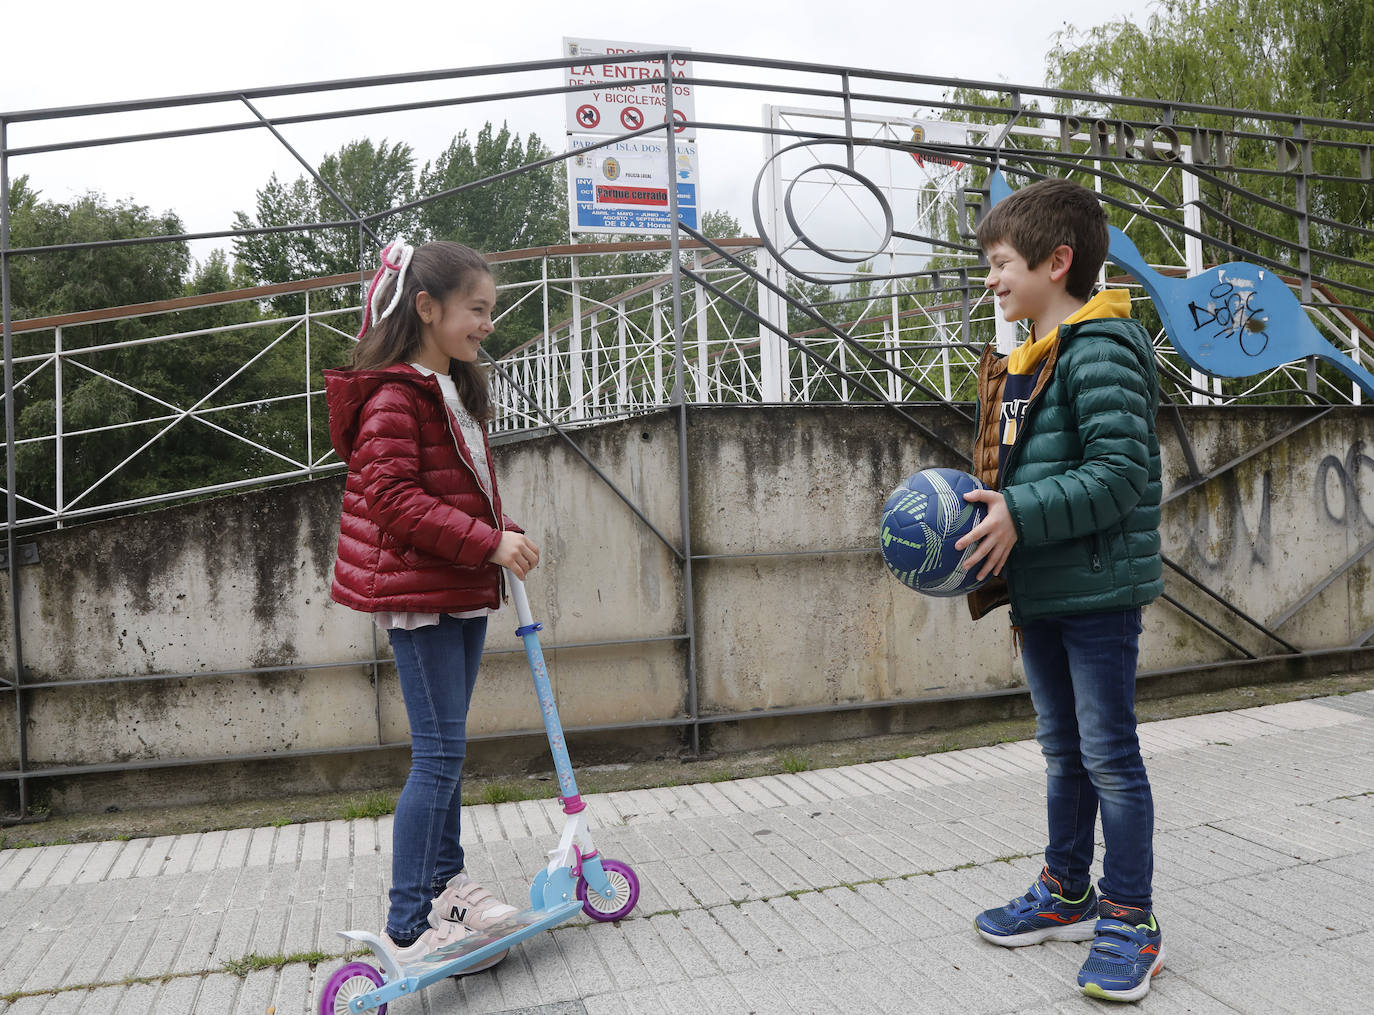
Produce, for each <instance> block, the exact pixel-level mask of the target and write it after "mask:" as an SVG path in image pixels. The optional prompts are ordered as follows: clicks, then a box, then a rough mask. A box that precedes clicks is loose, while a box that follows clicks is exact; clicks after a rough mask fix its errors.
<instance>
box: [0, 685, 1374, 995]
mask: <svg viewBox="0 0 1374 1015" xmlns="http://www.w3.org/2000/svg"><path fill="white" fill-rule="evenodd" d="M1141 742H1142V746H1143V748H1144V750H1145V752H1146V756H1147V759H1148V765H1149V770H1150V776H1151V781H1152V784H1153V787H1154V794H1155V807H1156V813H1157V831H1156V837H1155V852H1156V861H1155V867H1156V870H1155V897H1156V912H1157V914H1158V916H1159V920H1160V924H1161V926H1162V928H1163V930H1164V942H1165V956H1166V967H1165V970H1164V972H1163V973H1162V974H1161V975H1160V976H1159V977H1158V978H1157V979H1156V980H1155V985H1154V989H1153V990H1151V992H1150V994H1149V995H1148V996H1147V997H1146V998H1145V1000H1144V1001H1143V1002H1141V1003H1140V1004H1138V1005H1137V1006H1136V1010H1138V1011H1140V1012H1142V1013H1185V1012H1186V1013H1197V1015H1222V1013H1233V1012H1241V1013H1247V1015H1267V1013H1271V1012H1321V1013H1328V1012H1329V1013H1336V1012H1340V1013H1345V1012H1363V1011H1370V1010H1371V1002H1370V1001H1369V995H1368V983H1369V977H1370V970H1371V969H1374V691H1364V692H1360V693H1358V694H1352V695H1347V696H1343V697H1335V698H1323V699H1317V700H1313V701H1303V702H1291V703H1288V704H1282V705H1272V706H1265V707H1260V708H1253V709H1244V710H1240V711H1233V712H1221V713H1214V714H1210V715H1202V716H1192V717H1187V718H1181V719H1170V720H1165V721H1162V722H1156V723H1150V724H1146V725H1143V726H1142V727H1141ZM821 749H823V747H820V748H818V750H821ZM684 771H690V769H685V770H684ZM1043 798H1044V764H1043V761H1042V759H1041V758H1040V755H1039V752H1038V750H1037V748H1036V747H1035V744H1034V743H1033V742H1023V743H1013V744H1002V745H998V746H996V747H983V748H977V749H973V750H964V751H954V752H950V753H947V754H937V755H930V756H926V757H913V758H908V759H904V760H899V761H886V762H876V763H871V764H863V765H852V766H848V767H844V768H836V769H818V770H814V771H807V772H800V773H797V774H793V775H779V776H770V777H766V778H756V779H741V780H737V781H733V782H718V783H702V784H698V785H690V786H678V787H673V788H669V789H655V790H635V791H627V792H617V793H608V794H604V795H600V796H593V797H589V798H587V799H588V804H589V810H590V814H591V820H592V826H593V830H594V833H595V834H596V837H597V841H598V845H599V846H600V847H601V849H602V851H603V853H604V855H606V856H608V857H613V858H616V859H620V860H624V861H626V862H628V863H630V864H631V865H633V866H634V868H635V870H636V871H637V873H638V874H639V877H640V880H641V884H642V894H641V896H640V902H639V906H638V908H637V909H636V911H635V913H634V914H633V915H632V917H631V918H629V919H627V920H625V921H623V922H621V923H619V924H610V925H602V924H596V925H593V924H591V923H589V922H588V921H585V920H581V919H579V920H577V921H574V922H571V923H568V924H564V925H563V926H561V927H559V928H557V929H555V930H554V931H552V932H550V933H546V934H543V935H541V936H539V937H536V938H534V939H532V940H531V941H529V942H527V943H525V944H524V945H521V946H518V947H517V948H515V949H513V950H512V952H511V954H510V957H509V958H508V959H507V960H506V961H505V962H504V963H502V964H501V965H500V966H497V967H496V968H495V969H494V970H492V971H490V972H486V973H481V974H477V975H475V976H471V977H467V978H464V979H461V980H446V981H444V982H442V983H440V984H436V985H435V986H433V987H431V988H430V989H429V990H428V991H425V992H424V993H422V994H421V995H420V996H419V997H415V998H410V999H407V1000H406V1001H403V1002H398V1003H395V1004H393V1005H392V1006H391V1008H390V1011H391V1012H392V1013H400V1015H408V1013H417V1012H432V1013H448V1012H454V1013H458V1012H471V1013H475V1012H530V1013H535V1012H537V1013H547V1015H628V1013H659V1012H663V1013H676V1012H693V1013H697V1012H722V1013H748V1012H757V1013H760V1015H763V1013H806V1012H850V1013H865V1012H892V1013H902V1015H906V1013H947V1012H949V1013H953V1012H958V1013H987V1015H995V1013H1011V1012H1017V1013H1027V1015H1051V1013H1056V1015H1058V1013H1077V1012H1090V1011H1093V1010H1103V1009H1104V1008H1105V1009H1107V1010H1123V1011H1125V1010H1129V1009H1126V1008H1117V1007H1116V1006H1112V1005H1107V1004H1105V1003H1102V1002H1095V1001H1090V1000H1088V999H1086V998H1084V997H1082V996H1081V995H1080V994H1079V993H1078V991H1077V989H1076V987H1075V985H1074V977H1075V975H1076V973H1077V970H1078V966H1079V964H1080V963H1081V961H1082V959H1083V957H1084V955H1085V952H1086V948H1087V946H1086V945H1085V944H1071V943H1053V944H1047V945H1041V946H1038V947H1032V948H1022V949H1016V950H1007V949H1002V948H998V947H995V946H993V945H990V944H986V943H984V942H983V941H981V940H980V939H979V938H978V937H977V936H976V935H975V934H974V932H973V928H972V919H973V915H974V914H975V913H976V912H977V911H978V910H979V909H981V908H984V907H986V906H989V905H993V904H997V903H1000V902H1002V901H1005V900H1006V899H1008V898H1010V897H1012V896H1013V895H1016V894H1019V893H1020V892H1022V891H1023V890H1024V889H1025V887H1026V885H1027V884H1029V883H1030V881H1031V880H1032V879H1033V878H1034V877H1035V875H1036V873H1037V872H1038V870H1039V868H1040V862H1041V861H1040V858H1039V851H1040V850H1041V849H1042V847H1043V840H1044V835H1045V816H1044V806H1043ZM560 819H561V813H560V812H559V811H558V810H557V809H556V806H555V805H554V803H553V802H552V801H525V802H521V803H508V804H497V805H494V806H487V805H483V806H476V807H471V808H468V809H467V810H466V811H465V845H466V846H467V852H468V861H469V870H470V871H471V872H472V873H473V875H474V876H475V877H477V878H479V879H481V880H484V881H486V882H488V883H489V884H491V885H492V887H493V888H499V889H500V890H501V891H502V892H504V894H505V896H506V897H507V898H509V899H511V900H514V901H516V902H517V904H519V900H521V899H523V898H525V897H526V895H527V886H528V884H529V881H530V879H531V877H532V876H533V875H534V873H535V872H536V871H537V870H538V869H539V868H540V867H542V866H543V863H544V862H545V851H546V850H547V849H549V848H550V847H551V846H552V845H553V844H554V842H555V841H556V838H557V833H558V828H559V827H560V825H561V820H560ZM390 832H391V829H390V824H389V820H386V819H383V820H370V819H369V820H357V821H331V822H324V823H315V824H304V825H288V826H285V827H280V828H276V827H273V828H250V829H239V830H235V831H222V832H209V833H204V834H198V835H180V836H168V837H163V838H152V839H135V840H131V841H126V842H102V843H87V844H80V845H70V846H46V847H40V848H33V849H12V850H4V851H0V956H2V957H0V997H3V998H5V999H4V1000H0V1015H40V1013H41V1015H73V1013H79V1015H134V1013H138V1015H144V1013H148V1012H157V1013H159V1015H180V1013H191V1012H195V1013H202V1012H203V1013H226V1012H233V1013H241V1015H304V1013H311V1012H315V1011H317V1010H318V1006H319V996H318V995H319V992H320V990H321V989H322V987H323V985H324V984H325V982H326V981H327V980H328V978H329V976H330V975H331V974H332V973H333V972H334V971H335V970H336V969H338V968H339V966H340V965H341V964H342V961H343V959H342V953H343V944H344V942H343V940H342V939H341V938H339V937H338V936H337V935H336V933H335V932H336V931H337V930H339V929H341V928H345V927H358V928H366V929H379V928H380V927H381V925H382V919H383V907H384V905H385V892H386V882H387V876H388V867H389V863H390V855H389V853H388V850H389V844H390ZM314 952H321V953H325V954H326V955H327V956H329V957H328V958H326V959H323V960H321V961H318V962H314V963H312V962H309V961H304V960H297V961H288V962H286V963H285V964H283V965H281V966H280V967H269V968H263V969H257V970H255V971H247V972H246V973H245V974H244V975H238V974H236V972H234V971H231V969H230V968H229V967H230V966H231V965H232V966H234V967H235V968H238V969H241V968H242V967H241V966H239V965H238V963H237V960H241V959H243V958H244V957H245V956H248V955H252V954H256V955H258V956H285V957H291V956H301V955H306V954H307V953H314Z"/></svg>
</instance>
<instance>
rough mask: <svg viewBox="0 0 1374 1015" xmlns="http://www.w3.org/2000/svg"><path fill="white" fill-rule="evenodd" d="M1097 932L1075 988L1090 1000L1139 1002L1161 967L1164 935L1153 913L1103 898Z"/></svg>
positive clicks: (1098, 916)
mask: <svg viewBox="0 0 1374 1015" xmlns="http://www.w3.org/2000/svg"><path fill="white" fill-rule="evenodd" d="M1096 931H1097V934H1096V936H1095V937H1094V938H1093V943H1092V947H1091V948H1089V949H1088V960H1087V961H1086V962H1084V963H1083V968H1082V969H1080V970H1079V971H1078V985H1079V986H1080V987H1082V988H1083V993H1085V994H1087V995H1088V996H1089V997H1097V998H1102V999H1103V1000H1105V1001H1139V1000H1140V999H1141V998H1142V997H1144V996H1145V995H1146V994H1148V993H1149V992H1150V980H1151V979H1152V978H1153V977H1154V976H1155V975H1156V974H1157V973H1158V972H1159V971H1160V970H1161V969H1163V968H1164V935H1163V934H1161V933H1160V930H1159V923H1158V922H1157V921H1156V920H1155V918H1154V914H1152V913H1146V912H1145V910H1143V909H1139V908H1137V907H1135V906H1118V905H1117V904H1116V903H1115V902H1109V901H1108V900H1106V899H1103V900H1102V902H1101V904H1100V905H1099V907H1098V912H1097V928H1096Z"/></svg>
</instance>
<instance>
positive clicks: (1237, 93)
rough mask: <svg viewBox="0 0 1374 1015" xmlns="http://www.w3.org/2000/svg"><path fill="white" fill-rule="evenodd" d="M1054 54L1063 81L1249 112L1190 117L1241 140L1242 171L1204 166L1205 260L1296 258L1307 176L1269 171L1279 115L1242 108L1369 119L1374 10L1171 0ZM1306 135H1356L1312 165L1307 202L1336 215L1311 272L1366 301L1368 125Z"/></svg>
mask: <svg viewBox="0 0 1374 1015" xmlns="http://www.w3.org/2000/svg"><path fill="white" fill-rule="evenodd" d="M1047 63H1048V69H1049V80H1050V83H1051V84H1052V85H1053V86H1055V87H1059V88H1064V89H1068V90H1073V91H1092V92H1105V93H1108V94H1114V95H1127V96H1135V97H1139V98H1142V99H1152V100H1156V101H1160V102H1170V101H1176V102H1189V103H1195V104H1204V105H1216V106H1223V107H1227V108H1230V109H1233V110H1240V111H1242V112H1236V113H1223V112H1217V113H1211V114H1192V113H1190V114H1187V116H1188V119H1189V120H1190V122H1192V123H1194V124H1196V125H1197V126H1202V127H1209V128H1219V129H1223V130H1226V131H1231V132H1237V134H1238V135H1239V136H1237V134H1233V137H1235V142H1234V149H1233V151H1232V153H1231V156H1232V166H1231V167H1230V168H1215V169H1208V170H1206V171H1204V172H1203V173H1201V174H1200V180H1201V197H1202V200H1201V209H1202V212H1203V215H1204V219H1203V229H1204V231H1205V232H1207V233H1208V234H1210V235H1211V236H1215V237H1216V238H1217V239H1219V240H1221V241H1222V243H1219V244H1204V252H1203V257H1204V260H1206V261H1208V262H1213V263H1215V262H1220V261H1228V260H1238V259H1239V260H1245V259H1247V258H1246V257H1245V255H1244V254H1238V253H1237V252H1236V250H1234V249H1232V248H1233V247H1234V248H1239V249H1240V250H1241V251H1249V252H1252V253H1253V254H1254V255H1257V256H1259V257H1261V258H1270V259H1272V260H1274V261H1277V262H1278V263H1280V264H1296V263H1297V261H1298V254H1297V251H1296V248H1295V246H1294V244H1296V243H1297V241H1298V238H1299V219H1298V216H1297V215H1296V214H1294V213H1293V212H1292V211H1289V210H1286V209H1294V208H1296V207H1297V186H1298V183H1297V177H1296V175H1295V174H1275V173H1272V172H1266V170H1272V169H1273V167H1274V148H1273V143H1272V142H1271V141H1269V140H1267V139H1266V138H1265V137H1264V135H1273V134H1275V133H1278V132H1279V131H1278V130H1277V128H1276V126H1275V122H1274V121H1272V120H1267V119H1264V118H1261V117H1258V116H1253V115H1247V114H1246V113H1245V112H1243V111H1245V110H1255V111H1264V110H1278V111H1282V112H1284V113H1290V114H1292V113H1296V114H1299V115H1302V116H1310V117H1316V118H1327V119H1351V120H1357V121H1368V120H1370V119H1371V116H1372V115H1374V114H1371V110H1374V5H1371V4H1370V3H1369V2H1368V0H1202V2H1200V3H1198V2H1194V0H1187V2H1185V0H1161V2H1160V3H1159V4H1157V5H1156V12H1155V13H1154V14H1153V15H1152V16H1151V17H1150V19H1149V21H1148V22H1147V24H1146V25H1145V26H1144V27H1140V26H1137V25H1135V24H1134V23H1132V22H1130V21H1128V20H1124V19H1123V20H1119V21H1114V22H1109V23H1107V24H1105V25H1100V26H1098V27H1096V28H1092V29H1090V30H1088V31H1086V32H1080V31H1078V30H1076V29H1073V28H1069V29H1066V30H1065V31H1064V32H1062V33H1060V34H1059V35H1058V36H1057V37H1056V43H1055V46H1054V48H1053V49H1052V50H1051V51H1050V53H1049V55H1048V57H1047ZM1104 115H1106V116H1109V117H1113V118H1131V117H1139V116H1142V115H1143V116H1147V117H1149V118H1150V120H1151V121H1156V120H1158V110H1157V109H1154V108H1148V109H1142V108H1141V107H1139V106H1134V107H1133V106H1131V105H1130V104H1129V103H1121V104H1117V105H1114V106H1110V107H1108V108H1106V109H1105V110H1104ZM1247 135H1248V136H1247ZM1303 136H1304V137H1305V138H1307V139H1310V140H1313V141H1323V142H1332V141H1336V142H1341V141H1346V142H1355V143H1356V144H1355V145H1351V146H1350V147H1347V148H1344V149H1342V148H1339V147H1336V146H1330V145H1315V146H1314V147H1313V161H1314V165H1313V169H1314V171H1315V173H1316V174H1317V177H1318V178H1321V177H1323V176H1324V177H1326V178H1325V179H1321V180H1320V183H1319V185H1316V186H1309V187H1308V188H1307V208H1308V211H1309V213H1311V214H1313V215H1316V216H1319V217H1321V218H1324V219H1326V220H1328V222H1327V223H1322V222H1313V223H1312V224H1311V228H1310V234H1309V244H1310V247H1311V249H1312V271H1313V272H1314V274H1317V275H1319V276H1324V277H1325V278H1327V279H1330V280H1332V281H1333V282H1336V283H1337V284H1338V285H1339V284H1340V283H1342V282H1346V283H1350V284H1351V285H1353V286H1355V287H1357V288H1354V289H1349V290H1345V291H1337V292H1336V298H1337V299H1338V300H1341V299H1343V300H1345V301H1346V302H1349V303H1351V304H1353V305H1356V306H1359V305H1361V304H1363V305H1365V306H1368V305H1369V304H1370V303H1371V298H1370V296H1369V294H1368V290H1369V289H1371V288H1374V284H1371V280H1370V276H1369V270H1368V267H1367V265H1368V264H1369V263H1370V262H1371V260H1374V240H1372V239H1371V238H1370V236H1369V235H1368V232H1367V228H1366V229H1365V230H1363V231H1362V230H1361V229H1359V228H1354V227H1353V226H1356V225H1358V224H1367V223H1368V222H1369V221H1370V218H1371V215H1372V214H1374V196H1372V195H1371V191H1370V187H1369V185H1368V183H1367V181H1365V180H1362V179H1360V176H1361V170H1360V165H1359V152H1360V150H1361V149H1360V148H1359V147H1358V145H1365V146H1367V145H1368V143H1369V131H1368V130H1363V131H1359V130H1351V129H1345V128H1340V127H1331V126H1318V125H1313V124H1306V125H1304V131H1303ZM1123 175H1124V176H1131V175H1134V176H1135V177H1136V178H1138V179H1139V180H1140V181H1141V182H1148V181H1146V180H1145V176H1144V175H1142V173H1141V171H1140V170H1138V169H1137V170H1134V171H1131V170H1124V169H1123ZM1173 176H1174V177H1175V178H1176V174H1173ZM1107 192H1108V193H1110V191H1107ZM1157 193H1158V194H1159V196H1160V197H1161V198H1162V202H1161V203H1162V204H1163V205H1165V206H1172V207H1173V208H1175V209H1177V208H1180V207H1181V205H1182V202H1183V196H1182V194H1181V192H1180V191H1179V189H1178V184H1177V182H1175V181H1174V180H1170V181H1168V182H1166V183H1165V184H1164V186H1163V187H1161V188H1159V189H1158V190H1157ZM1252 230H1255V231H1258V232H1259V233H1260V234H1267V235H1268V236H1272V237H1276V238H1277V242H1276V241H1274V240H1270V239H1268V238H1266V236H1265V235H1256V233H1255V232H1253V231H1252ZM1162 244H1163V240H1155V241H1151V240H1149V239H1148V238H1146V239H1145V240H1144V241H1142V242H1140V243H1139V245H1140V247H1141V251H1142V253H1143V254H1144V255H1145V256H1146V258H1147V259H1149V260H1156V261H1160V260H1164V259H1165V256H1166V255H1165V253H1164V251H1163V247H1162ZM1152 245H1153V249H1151V247H1152ZM1331 255H1334V256H1331ZM1174 256H1176V255H1174ZM1343 258H1348V259H1352V260H1353V261H1355V262H1362V264H1360V263H1356V264H1350V263H1347V262H1346V261H1343V260H1342V259H1343ZM1361 289H1362V290H1364V292H1360V291H1359V290H1361ZM1321 369H1322V370H1325V369H1326V368H1325V367H1322V368H1321ZM1342 383H1343V382H1342ZM1228 386H1229V385H1228Z"/></svg>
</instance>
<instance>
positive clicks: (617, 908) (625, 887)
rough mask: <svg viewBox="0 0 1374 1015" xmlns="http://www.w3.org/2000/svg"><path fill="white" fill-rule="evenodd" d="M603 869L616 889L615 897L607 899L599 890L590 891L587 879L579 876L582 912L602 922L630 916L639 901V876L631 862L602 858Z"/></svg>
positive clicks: (578, 893) (578, 894)
mask: <svg viewBox="0 0 1374 1015" xmlns="http://www.w3.org/2000/svg"><path fill="white" fill-rule="evenodd" d="M601 869H602V870H604V871H605V872H606V878H607V880H609V881H610V882H611V888H613V889H614V890H615V898H613V899H607V898H605V897H604V896H602V895H601V894H600V893H599V892H592V891H588V890H587V882H586V879H585V878H578V879H577V897H578V898H579V899H581V900H582V912H584V913H586V914H587V915H588V916H590V917H591V918H592V919H593V920H598V921H600V922H602V923H609V922H610V921H612V920H620V919H623V918H625V917H626V916H629V914H630V910H632V909H634V908H635V903H637V902H638V901H639V878H638V877H636V876H635V872H634V871H633V870H632V869H631V868H630V865H629V864H625V863H621V862H620V861H619V860H602V861H601Z"/></svg>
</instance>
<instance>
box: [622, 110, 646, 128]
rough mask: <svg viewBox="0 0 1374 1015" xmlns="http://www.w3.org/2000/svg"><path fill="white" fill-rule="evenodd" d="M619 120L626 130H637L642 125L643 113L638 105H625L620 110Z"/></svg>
mask: <svg viewBox="0 0 1374 1015" xmlns="http://www.w3.org/2000/svg"><path fill="white" fill-rule="evenodd" d="M620 122H621V123H623V124H624V125H625V129H626V130H639V128H640V127H643V126H644V114H643V113H641V112H640V111H639V107H638V106H626V107H625V108H624V109H623V110H621V111H620Z"/></svg>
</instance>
